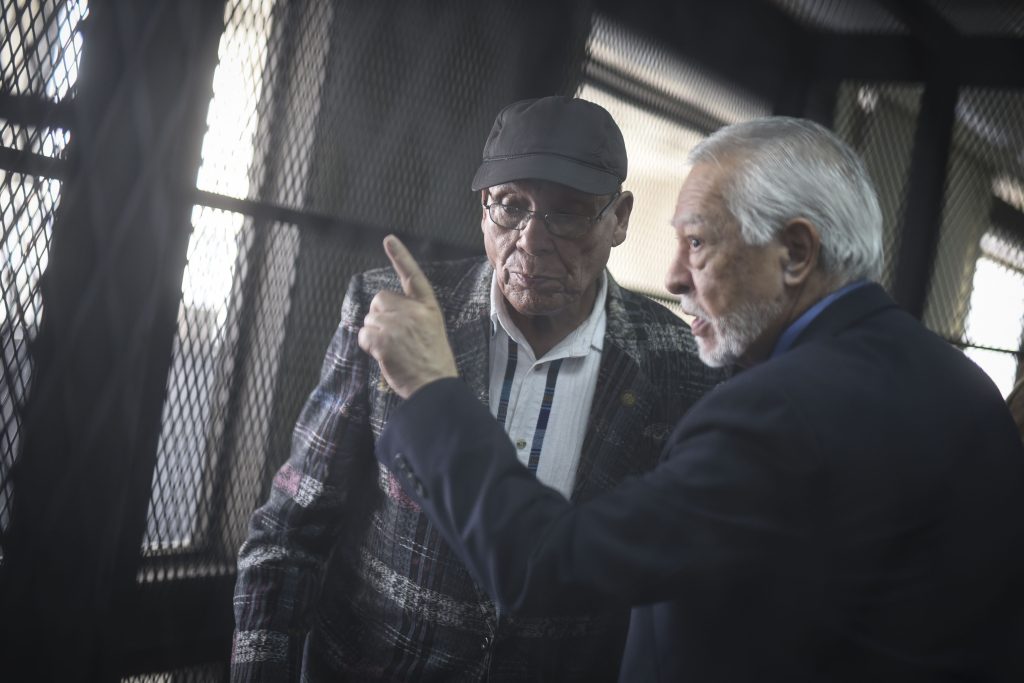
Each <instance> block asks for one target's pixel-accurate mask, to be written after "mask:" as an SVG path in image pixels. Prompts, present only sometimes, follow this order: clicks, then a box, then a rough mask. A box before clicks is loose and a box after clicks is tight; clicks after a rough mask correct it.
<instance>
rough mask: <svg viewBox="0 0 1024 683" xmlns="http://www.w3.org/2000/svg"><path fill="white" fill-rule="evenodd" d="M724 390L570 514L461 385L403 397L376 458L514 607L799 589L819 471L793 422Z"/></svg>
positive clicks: (768, 401)
mask: <svg viewBox="0 0 1024 683" xmlns="http://www.w3.org/2000/svg"><path fill="white" fill-rule="evenodd" d="M720 389H721V388H720ZM732 393H734V392H732ZM721 394H722V392H721V391H716V392H712V394H711V395H709V397H708V398H706V399H705V401H704V402H703V403H702V404H699V405H698V407H695V408H694V409H693V410H692V411H691V413H690V414H689V415H688V417H687V418H685V419H684V421H683V423H681V425H680V426H679V427H678V428H677V429H676V431H675V432H674V433H673V435H672V436H671V437H670V439H669V441H668V442H667V445H666V449H665V453H664V455H663V459H662V462H661V464H660V465H659V466H658V467H657V468H656V469H655V470H653V471H652V472H650V473H648V474H646V475H643V476H640V477H634V478H630V479H628V480H627V481H626V482H624V483H623V484H622V485H620V486H619V487H617V488H616V489H615V490H614V491H612V492H610V493H608V494H606V495H604V496H600V497H598V498H596V499H594V500H593V501H590V502H588V503H586V504H583V505H579V506H575V507H573V506H571V505H569V504H568V503H567V502H566V501H565V500H564V499H562V498H561V496H559V495H558V494H557V493H556V492H554V491H553V490H551V489H548V488H546V487H544V486H543V485H541V484H540V483H539V482H537V480H536V479H535V478H534V477H533V475H531V474H530V473H529V471H528V470H527V469H526V468H524V467H522V466H521V465H520V464H519V462H518V461H517V459H516V457H515V453H514V449H513V447H512V445H511V443H509V441H508V438H507V437H506V435H505V434H504V433H503V431H502V430H501V428H500V426H499V425H498V424H497V423H496V422H495V421H494V420H493V419H492V418H491V416H490V414H488V413H487V411H486V409H484V408H483V407H481V406H480V405H479V403H477V402H476V401H475V400H473V398H472V396H471V395H470V393H469V392H468V391H466V389H465V388H464V387H463V386H462V385H461V383H460V382H459V380H454V379H452V380H441V381H438V382H435V383H433V384H430V385H428V386H426V387H424V388H423V389H421V390H420V391H419V392H417V393H416V394H414V395H413V396H412V397H411V398H410V399H409V400H408V401H406V403H405V404H404V405H403V406H402V407H401V408H400V409H399V410H398V411H397V413H396V414H395V415H393V416H392V419H391V421H390V423H389V424H388V426H387V428H386V429H385V431H384V432H383V434H382V437H381V441H380V442H379V444H378V451H377V456H378V458H379V459H381V461H382V462H384V463H385V464H386V465H388V466H389V467H390V468H391V469H392V471H394V472H395V473H396V475H397V477H398V479H399V480H400V481H402V482H403V486H404V487H405V488H406V489H407V491H409V492H410V494H411V495H412V496H414V497H415V498H416V500H417V502H419V503H420V505H421V506H422V508H423V509H424V510H425V511H426V512H427V514H428V515H429V516H430V517H431V519H432V520H433V521H434V522H435V523H436V524H437V525H438V527H439V528H440V530H441V532H442V533H443V535H444V536H445V538H446V539H447V540H448V542H449V543H451V544H452V546H453V547H455V548H456V549H457V551H458V552H459V553H460V555H461V557H462V559H463V561H464V562H466V564H467V565H468V566H469V567H470V568H471V569H472V570H473V572H474V573H475V574H476V576H477V577H478V579H479V580H480V581H481V583H482V584H483V585H484V586H485V587H486V589H487V590H488V591H489V592H490V594H491V595H492V597H494V599H495V601H496V602H498V603H499V604H501V605H503V606H504V607H506V608H508V609H512V610H514V611H526V612H530V611H534V610H535V609H548V610H551V609H556V608H557V609H565V610H569V611H575V610H577V609H582V608H584V607H585V606H586V605H587V604H588V603H592V602H593V601H594V600H606V601H608V600H610V601H615V602H619V603H624V604H640V603H647V602H654V601H660V600H666V599H671V598H680V597H685V591H687V590H694V591H700V590H701V589H702V586H704V587H706V586H707V582H708V581H715V582H720V581H725V582H728V583H729V584H737V581H743V582H747V583H749V582H751V581H753V582H756V581H758V580H759V579H758V577H760V576H766V575H771V576H772V577H773V580H774V581H776V582H777V581H778V580H779V578H780V577H779V574H780V573H787V572H788V573H790V574H793V576H791V577H790V578H792V579H793V582H794V583H795V584H798V583H799V577H798V576H796V574H799V573H800V570H799V567H801V566H806V563H808V562H813V561H814V559H813V558H802V557H799V553H800V552H801V551H800V550H799V548H804V547H807V544H805V543H803V542H802V541H805V540H806V538H805V537H806V536H807V535H808V534H812V533H814V515H813V514H812V513H811V510H810V506H811V505H813V501H810V500H807V496H806V494H805V493H804V492H805V491H807V490H808V489H807V488H805V487H806V486H807V485H808V484H807V481H808V479H811V478H813V477H815V476H817V470H818V468H817V467H816V466H815V465H814V464H813V463H809V462H807V461H806V459H805V457H804V456H803V455H801V454H802V453H806V452H807V451H809V448H808V447H807V444H802V443H800V439H801V438H803V437H800V436H798V435H797V436H794V432H795V433H797V434H799V433H800V431H801V430H799V428H797V427H795V424H796V423H798V422H799V416H796V415H794V414H793V408H792V407H790V406H789V404H787V402H786V401H784V400H779V397H777V396H771V395H764V394H762V395H757V394H754V395H751V396H750V397H749V398H747V399H745V401H746V403H747V405H735V403H734V401H732V400H730V399H724V400H723V398H722V396H721ZM716 395H717V396H716ZM755 415H756V416H757V417H756V418H753V417H752V416H755ZM752 425H753V426H752ZM807 438H809V437H807ZM810 545H813V544H810ZM794 568H796V569H794ZM737 585H738V584H737Z"/></svg>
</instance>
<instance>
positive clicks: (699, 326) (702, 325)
mask: <svg viewBox="0 0 1024 683" xmlns="http://www.w3.org/2000/svg"><path fill="white" fill-rule="evenodd" d="M690 331H691V332H692V333H693V336H694V337H703V336H706V335H708V334H710V332H711V323H709V322H708V321H707V320H705V319H704V318H696V317H695V318H694V319H693V322H691V323H690Z"/></svg>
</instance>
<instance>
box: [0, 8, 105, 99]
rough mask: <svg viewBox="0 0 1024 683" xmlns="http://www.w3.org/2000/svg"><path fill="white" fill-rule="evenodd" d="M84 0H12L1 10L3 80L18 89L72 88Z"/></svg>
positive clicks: (57, 93)
mask: <svg viewBox="0 0 1024 683" xmlns="http://www.w3.org/2000/svg"><path fill="white" fill-rule="evenodd" d="M87 14H88V3H87V2H85V0H80V1H75V0H71V1H69V2H65V1H64V0H43V1H40V0H13V2H11V1H9V2H4V4H3V12H2V13H0V35H2V36H3V41H2V42H0V82H2V83H3V89H4V91H6V92H8V93H11V94H19V95H28V94H32V95H45V96H47V97H51V98H55V99H58V98H61V97H64V96H66V95H69V94H72V89H73V87H74V84H75V82H76V80H77V76H78V64H79V57H80V53H81V49H82V35H81V31H80V28H81V22H82V19H83V18H84V17H85V16H86V15H87Z"/></svg>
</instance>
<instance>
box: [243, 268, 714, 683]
mask: <svg viewBox="0 0 1024 683" xmlns="http://www.w3.org/2000/svg"><path fill="white" fill-rule="evenodd" d="M424 270H425V272H426V274H427V276H428V277H429V278H430V281H431V282H432V283H433V285H434V288H435V291H436V293H437V298H438V301H439V302H440V303H441V306H442V308H443V309H444V312H445V320H446V324H447V330H448V338H449V340H450V342H451V344H452V348H453V350H454V352H455V357H456V360H457V364H458V368H459V373H460V375H461V377H462V378H463V380H464V381H465V382H466V383H467V384H468V385H469V386H470V387H471V388H472V389H473V391H474V392H475V393H476V394H477V396H478V397H479V399H480V401H481V402H483V403H485V404H486V403H487V401H488V386H487V384H488V378H489V368H488V348H489V335H490V334H491V328H490V326H491V321H490V317H489V294H490V286H491V274H492V269H491V266H490V264H489V263H487V262H486V261H483V260H479V259H474V260H465V261H454V262H446V263H439V264H431V265H428V266H426V267H425V268H424ZM608 280H609V281H608V298H607V311H608V322H607V328H606V333H605V335H606V337H605V344H604V350H603V352H602V358H601V363H600V370H599V376H598V381H597V389H596V391H597V395H596V396H595V398H594V402H593V407H592V409H591V414H590V418H589V425H588V428H587V434H586V435H585V440H584V444H583V449H582V454H581V460H580V464H579V469H578V474H577V481H576V484H575V488H574V491H573V494H572V498H573V500H574V501H581V500H585V499H588V498H590V497H592V496H594V495H596V494H599V493H601V492H602V491H606V490H608V489H610V488H611V487H613V486H615V485H616V483H618V482H619V481H621V480H622V479H623V478H624V477H626V476H629V475H631V474H635V473H639V472H642V471H644V470H646V469H649V468H650V467H652V466H653V465H654V464H655V462H656V461H657V459H658V456H659V453H660V449H661V445H662V442H663V440H664V438H665V437H666V435H667V434H668V432H669V431H670V429H671V428H672V427H673V425H674V424H675V422H676V420H677V419H678V418H679V417H680V415H681V414H682V413H683V412H684V411H685V410H686V409H687V408H688V407H689V406H690V405H691V404H692V403H694V402H695V401H696V400H697V399H698V398H699V397H700V396H701V395H702V394H703V393H704V392H705V391H706V390H708V389H709V388H710V387H711V386H712V385H713V384H715V383H717V382H718V381H720V380H721V379H723V378H724V375H722V374H721V373H720V372H719V371H714V370H711V369H709V368H707V367H705V366H704V365H703V363H701V362H700V361H699V360H698V358H697V354H696V346H695V343H694V340H693V338H692V337H691V336H690V332H689V328H688V327H687V326H686V325H685V324H683V323H682V321H680V320H679V319H678V318H677V317H676V316H675V315H673V314H672V313H671V312H670V311H668V310H667V309H665V308H664V307H662V306H659V305H658V304H656V303H654V302H651V301H650V300H648V299H647V298H645V297H642V296H639V295H636V294H633V293H631V292H627V291H624V290H622V289H621V288H620V287H619V286H618V285H617V284H616V283H615V282H614V281H613V280H612V279H611V277H610V276H609V278H608ZM381 289H392V290H400V286H399V283H398V281H397V278H396V277H395V275H394V272H393V271H392V270H391V269H380V270H374V271H369V272H366V273H363V274H361V275H357V276H355V277H354V278H353V279H352V281H351V283H350V285H349V289H348V292H347V295H346V298H345V303H344V306H343V311H342V321H341V324H340V326H339V328H338V331H337V333H336V335H335V337H334V339H333V341H332V342H331V345H330V348H329V350H328V352H327V356H326V358H325V361H324V365H323V371H322V374H321V379H320V383H319V385H318V386H317V388H316V389H315V391H314V392H313V394H312V396H311V397H310V399H309V401H308V402H307V404H306V406H305V408H304V409H303V411H302V414H301V416H300V418H299V420H298V423H297V425H296V427H295V432H294V436H293V442H292V451H291V456H290V458H289V460H288V461H287V462H286V463H285V464H284V466H283V467H282V468H281V469H280V471H279V472H278V473H277V475H276V477H275V479H274V482H273V486H272V489H271V492H270V497H269V500H268V501H267V502H266V504H265V505H263V507H261V508H260V509H259V510H257V511H256V513H255V514H254V515H253V517H252V521H251V525H250V535H249V537H248V539H247V540H246V542H245V543H244V545H243V546H242V549H241V552H240V556H239V561H238V580H237V585H236V590H235V600H234V609H235V621H236V632H235V636H234V645H233V649H232V680H233V681H271V680H281V681H285V680H300V676H301V680H303V681H306V680H308V681H318V680H331V681H344V680H352V681H483V680H488V681H541V680H546V681H576V680H578V681H599V680H614V679H615V678H616V675H617V671H618V664H619V658H620V655H621V651H622V646H623V638H624V635H625V629H626V626H627V623H628V611H627V610H626V609H625V608H623V607H615V606H595V609H594V611H593V613H592V614H588V615H573V616H568V615H545V616H519V615H516V616H511V615H507V614H501V613H498V612H497V611H496V608H495V606H494V605H493V604H492V603H491V601H490V599H489V598H488V597H487V596H486V595H485V594H484V593H483V592H482V590H481V589H480V588H479V587H478V586H477V584H476V583H475V581H474V580H473V579H472V577H471V576H470V575H469V573H468V571H467V569H466V568H465V566H464V565H462V563H461V562H460V561H459V560H458V559H457V558H456V556H455V555H454V553H453V552H452V551H451V549H450V548H449V547H448V545H447V544H446V543H445V542H444V541H443V540H442V539H441V538H440V536H439V535H438V533H437V531H436V530H435V529H434V528H433V526H432V525H431V524H430V522H429V521H428V520H427V518H426V517H425V516H424V515H423V514H422V513H421V512H420V510H419V509H418V508H417V507H416V505H415V504H414V503H413V502H412V501H411V500H410V499H409V498H407V497H406V496H405V495H404V494H403V492H402V489H401V486H400V485H399V484H398V483H397V481H396V480H395V479H394V478H393V477H392V475H391V473H390V472H388V471H387V470H386V469H384V468H383V466H381V465H378V464H377V462H376V460H375V459H374V456H373V452H372V450H373V448H374V444H375V443H376V439H377V437H378V435H379V434H380V431H381V429H382V427H383V425H384V424H385V423H386V422H387V420H388V416H389V414H391V412H392V411H393V410H394V409H395V407H396V406H398V405H399V403H400V402H401V399H400V398H399V397H398V396H397V395H396V394H394V393H393V392H391V391H390V389H389V388H388V386H387V383H386V382H385V381H384V380H383V378H382V377H381V375H380V368H379V366H377V364H376V363H375V362H374V361H373V360H372V359H371V358H369V356H367V355H366V354H364V353H363V352H362V351H361V350H360V349H359V346H358V344H357V341H356V338H357V334H358V330H359V327H360V326H361V324H362V320H363V317H364V316H365V315H366V312H367V308H368V306H369V303H370V300H371V299H372V297H373V295H374V294H375V293H376V292H377V291H379V290H381Z"/></svg>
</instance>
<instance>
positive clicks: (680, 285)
mask: <svg viewBox="0 0 1024 683" xmlns="http://www.w3.org/2000/svg"><path fill="white" fill-rule="evenodd" d="M692 287H693V279H692V278H691V277H690V268H689V266H688V265H687V263H686V259H685V258H683V255H682V254H679V253H677V254H676V256H675V258H673V259H672V263H671V264H669V267H668V272H667V273H665V289H667V290H668V291H669V293H671V294H676V295H678V294H688V293H689V292H690V289H691V288H692Z"/></svg>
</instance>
